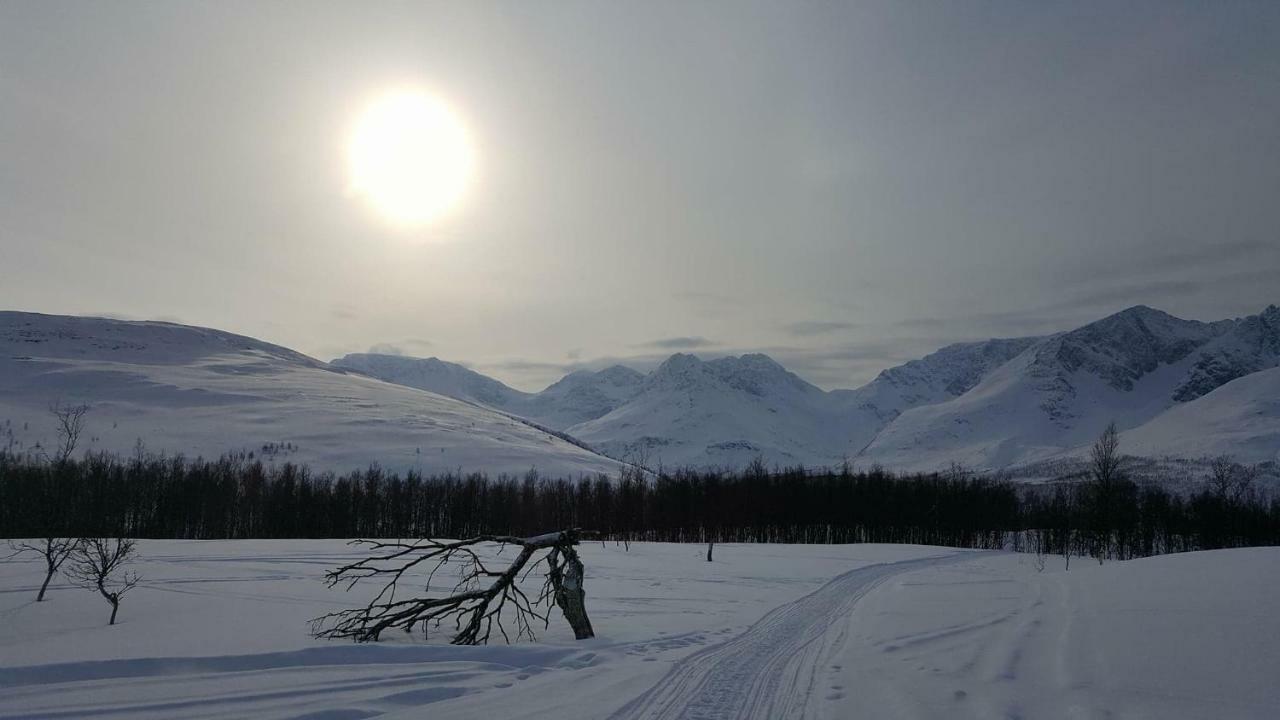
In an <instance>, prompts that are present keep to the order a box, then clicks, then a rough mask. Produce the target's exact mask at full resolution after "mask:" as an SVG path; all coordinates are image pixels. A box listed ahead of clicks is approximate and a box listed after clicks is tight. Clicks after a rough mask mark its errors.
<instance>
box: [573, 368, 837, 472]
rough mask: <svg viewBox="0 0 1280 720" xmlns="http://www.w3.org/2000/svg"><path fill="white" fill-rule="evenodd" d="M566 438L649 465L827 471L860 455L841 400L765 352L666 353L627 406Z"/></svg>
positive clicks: (587, 423) (574, 427)
mask: <svg viewBox="0 0 1280 720" xmlns="http://www.w3.org/2000/svg"><path fill="white" fill-rule="evenodd" d="M568 432H569V434H571V435H573V436H574V437H577V438H579V439H581V440H583V441H585V442H587V443H589V444H591V445H592V447H596V448H598V449H599V450H600V451H601V452H604V453H605V454H608V455H611V456H613V457H620V458H630V459H633V460H636V461H641V462H644V463H646V464H648V465H649V466H650V467H654V466H657V465H659V464H662V465H665V466H667V467H673V466H676V467H682V466H686V465H692V466H700V467H707V466H736V467H741V466H743V465H745V464H747V463H749V462H750V461H751V460H752V459H754V458H756V457H763V458H764V459H765V461H766V462H768V463H770V464H779V465H796V464H807V465H833V464H838V463H840V462H842V460H843V459H844V457H845V456H846V455H850V454H852V453H853V452H856V451H857V448H856V447H853V445H852V435H851V433H850V416H849V414H848V413H847V412H845V406H844V403H843V401H842V399H841V398H840V397H838V396H833V395H832V394H830V393H826V392H823V391H822V390H821V389H820V388H817V387H815V386H813V385H810V384H809V383H807V382H805V381H804V380H801V379H800V378H799V377H797V376H795V375H794V374H792V373H790V372H787V371H786V370H785V369H784V368H783V367H782V366H781V365H778V364H777V363H776V362H774V361H773V360H771V359H769V358H768V357H767V356H765V355H743V356H741V357H726V358H720V359H717V360H711V361H705V362H704V361H702V360H700V359H698V358H697V357H694V356H693V355H683V354H677V355H673V356H671V357H670V358H668V359H667V360H666V361H665V362H663V363H662V365H661V366H659V367H658V368H657V369H656V370H654V371H653V372H652V373H650V374H649V375H648V376H647V377H646V378H645V379H644V383H643V386H642V387H641V389H640V391H639V392H638V393H637V394H636V396H635V397H634V398H632V399H631V400H630V401H629V402H627V403H626V404H624V405H622V406H620V407H618V408H616V409H614V410H613V411H612V412H610V413H608V414H606V415H604V416H602V417H600V418H597V419H595V420H591V421H588V422H584V423H581V424H578V425H574V426H572V427H570V428H569V429H568Z"/></svg>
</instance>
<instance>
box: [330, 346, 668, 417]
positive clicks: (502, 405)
mask: <svg viewBox="0 0 1280 720" xmlns="http://www.w3.org/2000/svg"><path fill="white" fill-rule="evenodd" d="M332 364H333V365H334V366H335V367H340V368H345V369H349V370H354V371H356V372H359V373H362V374H365V375H369V376H370V377H375V378H378V379H379V380H385V381H386V382H391V383H397V384H399V385H407V386H409V387H414V388H418V389H420V390H429V391H431V392H434V393H439V394H440V395H446V396H448V397H453V398H457V399H459V400H466V401H467V402H472V403H478V404H480V405H486V406H488V407H492V408H496V409H498V410H502V411H504V412H508V413H511V414H514V415H518V416H520V417H523V418H528V419H529V420H532V421H534V422H536V423H539V424H542V425H546V426H547V427H551V428H555V429H557V430H564V429H567V428H568V427H570V426H572V425H576V424H578V423H581V422H586V421H587V420H594V419H595V418H598V417H600V416H602V415H604V414H606V413H608V412H609V411H611V410H613V409H614V408H616V407H618V406H619V405H621V404H623V403H625V402H627V401H628V400H630V399H631V398H632V397H634V396H635V394H636V393H637V392H638V391H639V389H640V384H641V381H642V380H643V379H644V376H643V375H641V374H640V373H639V372H637V371H635V370H632V369H631V368H628V367H623V366H621V365H615V366H613V367H610V368H605V369H604V370H600V371H597V372H592V371H589V370H579V371H577V372H574V373H570V374H569V375H566V376H565V377H563V378H562V379H560V380H559V381H558V382H556V383H555V384H554V385H551V386H550V387H548V388H547V389H546V390H543V391H542V392H539V393H526V392H521V391H519V390H516V389H515V388H512V387H509V386H507V385H505V384H503V383H501V382H499V381H498V380H494V379H493V378H491V377H488V376H486V375H481V374H480V373H478V372H475V371H474V370H471V369H469V368H466V367H464V366H462V365H459V364H457V363H451V362H445V361H443V360H440V359H437V358H425V359H421V358H412V357H403V356H399V355H377V354H364V353H361V354H352V355H347V356H345V357H341V358H338V359H337V360H334V361H333V363H332Z"/></svg>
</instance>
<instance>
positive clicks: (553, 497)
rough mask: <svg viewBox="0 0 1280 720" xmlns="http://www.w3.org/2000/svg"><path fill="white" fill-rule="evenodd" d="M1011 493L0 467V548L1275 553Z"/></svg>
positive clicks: (1073, 489) (206, 467)
mask: <svg viewBox="0 0 1280 720" xmlns="http://www.w3.org/2000/svg"><path fill="white" fill-rule="evenodd" d="M1099 487H1102V486H1099V485H1098V484H1096V483H1082V484H1072V485H1069V486H1059V487H1056V488H1053V487H1050V488H1047V489H1034V488H1033V489H1027V488H1025V487H1024V486H1018V485H1014V484H1012V483H1009V482H1004V481H997V480H991V479H985V478H981V477H972V476H969V475H966V474H965V473H961V472H955V473H948V474H942V475H937V474H933V475H909V476H895V475H893V474H890V473H886V472H882V471H878V470H877V471H870V472H853V471H851V470H849V469H848V468H845V469H841V470H836V471H823V472H812V471H805V470H803V469H793V470H783V471H777V472H770V471H768V470H767V469H766V468H765V467H764V466H763V465H761V464H759V463H756V464H754V465H752V466H751V467H749V468H747V469H746V470H744V471H740V472H695V471H679V472H675V473H671V474H664V475H660V476H658V477H652V476H650V477H644V476H641V475H639V474H636V473H633V474H624V475H623V476H622V477H620V478H612V479H611V478H606V477H594V478H582V479H579V480H563V479H547V478H540V477H538V476H537V475H536V474H534V473H530V474H528V475H526V476H525V477H520V478H513V477H508V476H500V477H497V478H490V477H487V476H485V475H480V474H473V475H436V476H422V475H418V474H414V473H410V474H407V475H399V474H395V473H388V472H384V471H382V470H380V469H378V468H376V467H375V468H370V469H369V470H365V471H362V472H355V473H351V474H348V475H342V476H334V475H332V474H316V473H313V472H311V471H310V470H308V469H307V468H306V467H302V466H298V465H293V464H289V463H285V464H282V465H271V464H267V465H264V464H263V463H262V462H260V461H254V460H250V459H247V458H244V457H225V458H221V459H218V460H200V459H197V460H187V459H184V458H181V457H165V456H156V455H138V456H136V457H133V458H129V459H123V458H119V457H116V456H112V455H107V454H89V455H86V456H85V457H84V458H83V459H79V460H76V459H66V460H62V461H58V462H49V461H39V460H35V459H31V458H29V457H21V456H14V455H8V454H5V453H2V452H0V536H5V537H45V536H123V537H149V538H184V539H224V538H350V537H468V536H473V535H480V534H486V533H495V534H514V535H526V536H527V535H533V534H537V533H542V532H546V531H548V530H550V529H557V528H569V527H580V528H584V529H586V530H588V531H594V532H597V533H599V534H600V536H601V537H602V538H603V539H613V540H628V541H630V540H637V541H638V540H651V541H672V542H708V541H714V542H786V543H858V542H892V543H920V544H931V545H948V546H954V547H964V548H1001V547H1013V548H1014V549H1019V550H1033V551H1039V552H1045V553H1063V552H1066V551H1068V550H1069V551H1072V552H1075V553H1077V554H1089V555H1101V556H1104V557H1135V556H1143V555H1152V554H1158V553H1164V552H1177V551H1184V550H1196V549H1207V548H1218V547H1238V546H1251V545H1273V544H1280V502H1277V501H1274V500H1270V501H1268V500H1265V499H1263V498H1261V497H1259V496H1258V495H1257V494H1256V493H1252V492H1250V493H1226V492H1214V491H1212V490H1205V491H1204V492H1202V493H1199V494H1197V495H1193V496H1190V497H1183V496H1179V495H1176V494H1172V493H1170V492H1167V491H1166V490H1164V489H1162V488H1160V487H1159V486H1155V485H1147V486H1142V487H1139V486H1138V485H1136V484H1135V483H1133V482H1132V481H1129V480H1126V479H1124V478H1123V477H1117V478H1114V479H1113V481H1112V482H1109V483H1108V484H1107V485H1106V486H1105V488H1104V489H1105V493H1104V492H1100V491H1099V490H1098V488H1099Z"/></svg>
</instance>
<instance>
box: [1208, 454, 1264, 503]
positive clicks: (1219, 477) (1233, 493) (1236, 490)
mask: <svg viewBox="0 0 1280 720" xmlns="http://www.w3.org/2000/svg"><path fill="white" fill-rule="evenodd" d="M1258 474H1259V471H1258V467H1257V466H1256V465H1241V464H1240V463H1238V462H1235V461H1234V460H1232V459H1231V456H1230V455H1218V456H1217V457H1214V458H1212V459H1211V460H1210V461H1209V487H1210V488H1211V489H1212V490H1213V493H1214V494H1215V495H1217V496H1218V497H1219V498H1221V499H1222V500H1226V501H1230V502H1239V501H1240V500H1241V499H1242V498H1243V497H1245V495H1247V494H1248V492H1249V490H1250V488H1252V486H1253V483H1254V481H1255V480H1257V477H1258Z"/></svg>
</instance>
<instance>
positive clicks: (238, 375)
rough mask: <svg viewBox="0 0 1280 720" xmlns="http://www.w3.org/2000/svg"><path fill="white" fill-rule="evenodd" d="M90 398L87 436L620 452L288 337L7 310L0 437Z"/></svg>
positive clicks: (553, 462)
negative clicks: (578, 442)
mask: <svg viewBox="0 0 1280 720" xmlns="http://www.w3.org/2000/svg"><path fill="white" fill-rule="evenodd" d="M55 402H58V403H66V404H71V403H74V404H81V403H83V404H88V405H89V406H90V410H89V412H88V415H87V418H86V419H87V427H86V430H85V433H84V436H83V437H82V439H81V443H80V448H81V449H82V450H100V449H101V450H111V451H116V452H129V451H131V449H132V448H133V447H134V444H135V443H136V442H137V441H138V440H141V441H142V442H143V443H145V445H146V447H147V448H148V449H149V450H154V451H165V452H168V453H184V454H186V455H192V456H194V455H203V456H205V457H213V456H218V455H221V454H223V453H226V452H242V451H243V452H253V453H255V454H256V455H257V456H260V457H266V458H267V459H272V460H276V461H284V460H289V461H294V462H304V463H307V464H309V465H311V466H312V467H314V468H316V469H319V470H334V471H338V472H342V471H349V470H352V469H356V468H362V467H367V466H369V465H370V464H372V463H378V464H380V465H382V466H383V467H386V468H389V469H396V470H407V469H412V468H417V469H421V470H422V471H423V472H442V471H449V470H458V469H462V470H464V471H487V472H490V473H503V472H506V473H523V472H525V471H527V470H529V469H530V468H537V469H538V470H539V471H540V472H542V473H543V474H548V475H560V476H577V475H579V474H582V473H597V472H607V473H614V472H616V471H617V469H618V464H617V463H616V462H614V461H612V460H610V459H608V458H604V457H602V456H600V455H597V454H595V453H592V452H589V451H587V450H585V449H583V448H580V447H577V446H575V445H574V444H572V443H569V442H566V441H565V440H563V439H561V438H559V437H556V436H554V435H551V434H549V433H546V432H544V431H541V430H539V429H537V428H534V427H532V426H530V425H529V424H528V423H525V422H523V421H520V420H518V419H514V418H511V417H508V416H506V415H504V414H502V413H499V412H496V411H494V410H491V409H488V408H486V407H481V406H477V405H474V404H469V403H466V402H460V401H458V400H455V399H453V398H448V397H444V396H442V395H439V394H435V393H431V392H425V391H422V390H416V389H412V388H408V387H404V386H402V385H395V384H390V383H386V382H382V381H379V380H375V379H372V378H368V377H364V376H361V375H357V374H353V373H349V372H346V371H343V370H340V369H336V368H333V367H331V366H329V365H328V364H326V363H323V362H320V361H318V360H314V359H312V358H310V357H307V356H305V355H302V354H300V353H297V352H294V351H292V350H288V349H286V348H283V347H279V346H276V345H271V344H269V343H264V342H261V341H258V340H254V339H252V338H247V337H243V336H239V335H233V334H230V333H225V332H220V331H217V330H208V329H204V328H197V327H189V326H185V325H175V324H170V323H158V322H124V321H118V320H106V319H101V318H82V317H64V316H54V315H39V314H33V313H18V312H0V447H8V448H10V449H13V450H17V451H38V448H39V447H43V448H48V447H51V446H52V444H53V443H55V442H56V435H55V432H54V427H53V425H54V419H53V417H52V415H51V414H50V412H49V406H50V404H51V403H55Z"/></svg>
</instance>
